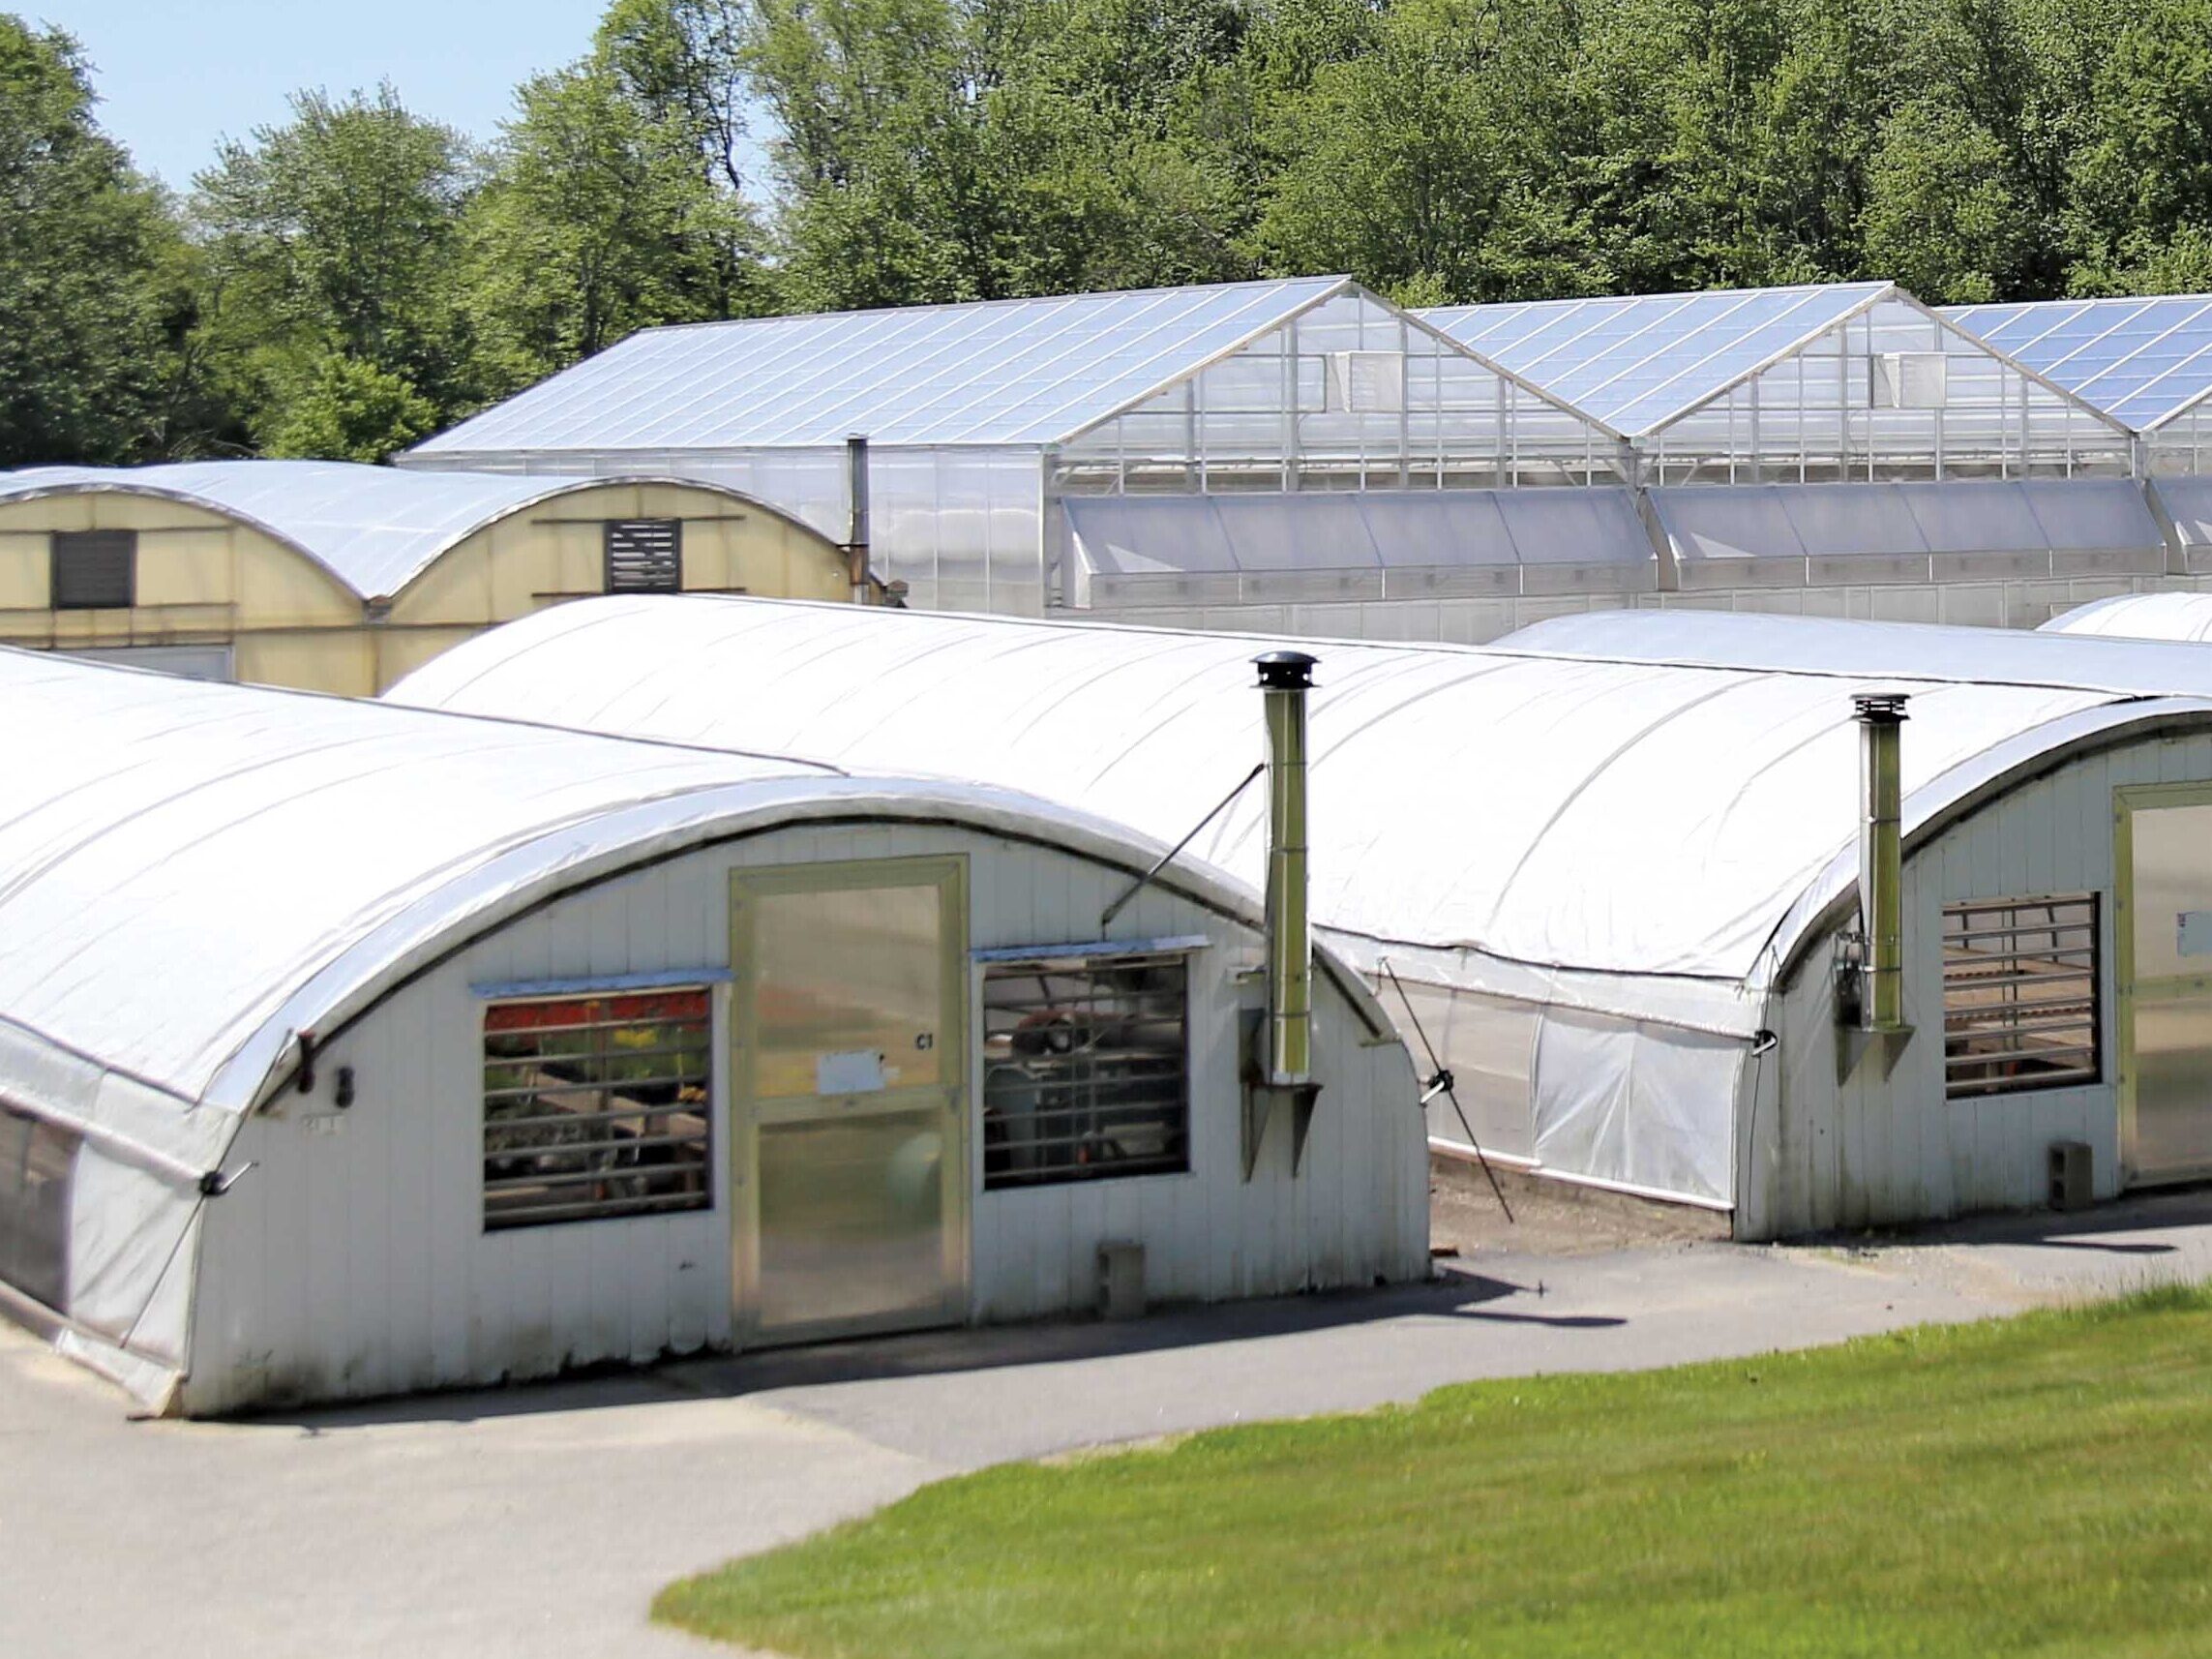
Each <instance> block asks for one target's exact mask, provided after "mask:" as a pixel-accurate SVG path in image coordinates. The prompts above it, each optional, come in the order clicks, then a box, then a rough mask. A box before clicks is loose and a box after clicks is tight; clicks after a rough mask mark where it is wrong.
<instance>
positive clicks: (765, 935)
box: [731, 859, 968, 1342]
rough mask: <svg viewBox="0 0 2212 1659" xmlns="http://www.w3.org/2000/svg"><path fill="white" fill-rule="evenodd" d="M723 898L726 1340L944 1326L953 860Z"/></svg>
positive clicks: (951, 1137) (951, 1224)
mask: <svg viewBox="0 0 2212 1659" xmlns="http://www.w3.org/2000/svg"><path fill="white" fill-rule="evenodd" d="M967 917H968V906H967V865H966V860H961V859H894V860H882V861H876V862H868V863H841V864H808V865H800V866H790V867H785V868H780V869H774V870H762V871H740V872H738V873H737V874H735V875H734V876H732V904H731V926H732V938H731V948H732V958H731V959H732V963H733V964H734V965H735V968H736V977H737V1002H736V1009H735V1018H734V1020H733V1022H732V1026H733V1039H734V1041H735V1045H736V1053H735V1056H734V1060H735V1064H734V1066H733V1067H732V1077H733V1078H734V1079H735V1087H734V1091H733V1097H732V1106H733V1111H732V1120H733V1121H732V1128H733V1133H732V1150H733V1158H734V1162H733V1167H732V1175H733V1177H734V1178H733V1180H732V1193H733V1194H734V1198H735V1203H734V1206H733V1213H734V1215H735V1217H736V1222H735V1227H734V1232H735V1240H734V1248H735V1261H734V1263H733V1267H734V1273H733V1283H734V1286H735V1296H736V1310H735V1312H736V1328H737V1331H738V1333H739V1336H740V1340H741V1341H747V1342H801V1341H807V1340H810V1339H814V1338H820V1337H833V1336H847V1335H852V1334H854V1333H857V1332H863V1331H884V1330H905V1329H913V1328H916V1327H920V1326H924V1325H942V1324H948V1323H952V1322H955V1321H957V1320H959V1319H961V1318H963V1317H964V1316H965V1315H966V1312H967V1307H968V1183H967V1180H966V1171H967V1167H968V1161H967V1157H966V1153H965V1140H964V1129H965V1124H966V1120H967V1086H968V1067H967V1061H966V1049H967V1041H966V1039H967V1032H968V973H967V962H968V952H967Z"/></svg>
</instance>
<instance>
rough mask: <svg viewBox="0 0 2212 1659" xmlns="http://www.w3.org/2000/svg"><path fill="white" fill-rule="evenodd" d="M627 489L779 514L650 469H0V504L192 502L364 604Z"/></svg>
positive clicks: (219, 465) (247, 465)
mask: <svg viewBox="0 0 2212 1659" xmlns="http://www.w3.org/2000/svg"><path fill="white" fill-rule="evenodd" d="M637 484H647V485H673V486H678V487H681V488H683V489H687V490H703V491H707V492H709V493H711V494H715V495H721V496H727V497H729V498H732V500H739V501H743V502H744V503H745V505H746V506H747V508H748V509H750V510H754V511H758V512H761V513H763V514H767V515H769V516H772V517H774V518H778V519H787V518H789V515H788V514H785V513H783V512H781V511H779V510H778V509H777V508H774V507H770V506H766V505H764V504H762V503H761V502H759V501H755V500H753V499H752V498H749V497H745V496H740V495H738V494H737V493H736V492H734V491H732V490H729V489H726V488H723V487H722V486H719V485H716V484H711V483H702V482H701V481H700V480H698V479H693V478H676V477H672V476H669V475H666V474H659V473H650V474H633V475H624V476H616V477H577V476H561V477H548V476H542V475H541V476H528V475H523V474H511V473H497V472H404V471H401V470H398V469H397V468H390V467H364V466H360V465H357V464H355V463H352V462H344V461H185V462H172V463H168V464H164V465H161V466H154V467H37V468H27V469H25V470H23V471H20V472H9V473H0V503H6V502H8V501H15V500H25V499H30V498H36V497H41V496H60V495H71V494H75V493H79V492H85V491H113V492H118V493H122V494H127V495H137V496H148V497H153V498H159V499H163V500H170V501H179V502H182V503H184V504H186V505H188V506H194V507H201V508H204V509H206V510H207V511H209V512H214V513H221V514H223V515H224V516H225V517H227V518H231V519H235V520H237V521H238V522H239V523H241V524H245V525H248V526H251V527H252V528H255V529H257V530H259V531H261V532H262V533H263V534H264V535H267V536H269V537H271V538H272V539H274V540H276V541H279V542H282V543H283V544H284V545H285V546H287V547H290V548H292V549H293V550H294V551H295V552H297V553H299V554H300V555H301V556H302V557H303V558H308V559H310V560H312V561H313V562H314V563H315V564H317V565H320V566H321V567H322V568H323V570H325V571H326V572H328V573H329V575H330V576H331V577H332V578H334V579H335V580H336V581H337V582H338V583H339V584H340V585H341V586H342V587H344V588H346V589H347V590H349V591H350V592H352V593H353V594H354V595H355V596H356V597H358V598H360V599H362V600H364V601H368V600H374V599H388V598H391V597H392V596H393V595H395V594H397V593H398V592H400V591H401V589H403V588H405V587H406V586H407V584H408V583H410V582H412V581H413V580H414V579H415V578H416V577H418V576H420V575H422V573H423V572H424V571H426V570H428V569H429V568H430V567H431V565H432V564H433V563H434V562H436V560H437V559H438V558H439V557H440V556H441V555H443V554H445V553H446V552H448V551H450V550H451V549H452V548H454V547H456V546H457V545H459V544H460V543H461V542H463V541H464V540H466V539H467V538H468V537H469V536H471V535H474V534H475V533H476V532H477V531H478V530H481V529H483V528H486V527H487V526H489V525H493V524H496V523H497V522H498V521H499V520H501V519H503V518H506V517H507V516H509V515H510V514H512V513H517V512H520V511H522V510H523V509H524V508H527V507H533V506H537V505H539V504H540V503H542V502H545V501H550V500H553V499H556V498H559V497H562V496H568V495H573V494H575V493H576V492H578V491H581V490H598V489H604V488H608V487H610V486H620V485H637ZM792 522H793V523H796V521H795V520H794V521H792ZM806 533H807V534H808V535H810V536H812V535H814V534H815V533H816V532H814V531H813V530H811V529H810V530H808V531H807V532H806Z"/></svg>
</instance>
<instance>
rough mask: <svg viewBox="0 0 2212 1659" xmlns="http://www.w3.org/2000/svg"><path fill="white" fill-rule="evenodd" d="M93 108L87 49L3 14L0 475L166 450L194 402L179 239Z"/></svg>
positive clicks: (155, 194)
mask: <svg viewBox="0 0 2212 1659" xmlns="http://www.w3.org/2000/svg"><path fill="white" fill-rule="evenodd" d="M92 108H93V92H92V86H91V77H90V72H89V69H88V66H87V65H86V63H85V61H84V58H83V55H82V54H81V53H80V52H79V51H78V49H77V46H76V43H75V41H73V40H71V39H70V37H69V36H67V35H65V34H63V33H61V32H60V31H59V30H54V29H47V30H34V29H32V28H30V27H28V26H27V25H25V24H24V23H23V22H22V21H21V20H20V19H18V18H15V17H13V16H8V15H0V466H20V465H23V464H25V463H31V462H45V461H77V460H83V461H122V460H128V459H131V458H132V457H134V456H136V455H139V454H143V453H147V452H148V451H154V450H159V449H160V448H162V447H163V446H164V443H165V442H166V440H167V439H168V438H169V437H171V420H170V416H171V414H172V412H173V410H174V409H175V408H176V407H179V406H180V405H181V404H182V403H183V402H185V401H186V400H185V399H184V398H183V397H182V395H181V394H180V391H179V388H178V387H177V386H176V384H175V383H174V376H173V365H172V363H171V362H170V360H169V359H168V357H167V354H166V352H165V349H164V347H165V346H166V343H167V340H168V337H169V334H170V331H171V329H172V328H174V327H181V326H183V323H182V317H183V315H184V314H186V313H188V312H189V308H190V298H189V294H188V293H187V292H186V291H185V290H184V287H183V285H182V283H181V282H180V280H179V279H180V276H181V273H182V272H183V269H184V253H183V249H182V246H181V242H180V239H179V237H178V234H177V230H176V226H175V224H174V222H173V219H172V218H171V215H170V211H169V206H168V203H167V202H166V200H165V199H164V197H163V196H162V194H161V192H160V191H159V190H158V189H156V188H155V187H154V186H152V185H150V184H148V183H147V182H146V181H145V180H143V179H141V178H139V177H138V176H137V174H136V173H135V172H134V171H133V170H132V168H131V165H130V160H129V158H128V157H127V156H126V155H125V154H124V153H123V151H122V149H121V148H120V147H119V146H118V145H116V144H115V142H114V141H113V140H112V139H110V138H108V137H107V136H105V134H103V133H102V132H101V131H100V128H99V126H98V125H97V123H96V122H95V121H94V119H93V113H92Z"/></svg>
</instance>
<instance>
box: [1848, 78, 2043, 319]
mask: <svg viewBox="0 0 2212 1659" xmlns="http://www.w3.org/2000/svg"><path fill="white" fill-rule="evenodd" d="M2008 160H2009V158H2008V157H2007V155H2006V152H2005V149H2004V146H2003V145H2001V144H2000V143H1998V141H1997V139H1996V137H1995V136H1994V135H1992V134H1991V133H1990V132H1989V131H1988V128H1986V127H1984V126H1983V125H1982V124H1981V123H1980V122H1979V121H1976V120H1975V119H1974V118H1973V116H1971V115H1969V114H1967V113H1966V111H1964V110H1963V109H1960V108H1958V106H1956V105H1948V104H1944V105H1929V104H1910V105H1907V106H1905V107H1904V108H1902V109H1900V110H1898V112H1897V113H1896V114H1895V115H1892V116H1891V117H1890V118H1889V119H1888V120H1887V121H1885V122H1883V123H1882V129H1881V142H1880V146H1879V148H1878V149H1877V151H1876V153H1875V156H1874V159H1873V163H1872V166H1871V167H1870V169H1869V177H1868V201H1867V207H1866V213H1865V220H1864V229H1865V237H1866V248H1865V258H1866V264H1867V267H1868V269H1869V270H1872V271H1879V272H1881V273H1882V274H1883V275H1885V276H1888V277H1891V278H1894V279H1895V280H1896V281H1898V282H1899V283H1902V284H1903V285H1904V286H1905V287H1908V288H1910V289H1911V290H1912V291H1913V292H1914V293H1915V294H1917V295H1918V296H1919V297H1920V298H1922V299H1924V300H1927V301H1928V303H1929V304H1931V305H1974V304H1982V303H1986V302H1988V301H1989V300H1992V299H1995V298H1996V297H1997V296H1998V295H1999V294H2001V293H2011V292H2015V291H2017V290H2018V287H2020V282H2019V277H2020V274H2021V269H2022V267H2023V265H2024V264H2025V263H2026V260H2027V256H2028V253H2029V250H2030V249H2031V247H2032V246H2033V241H2034V225H2033V221H2032V219H2031V217H2030V215H2029V213H2028V211H2027V210H2026V208H2025V207H2024V206H2023V205H2022V204H2021V202H2020V201H2019V200H2018V197H2017V196H2015V194H2014V192H2013V189H2012V186H2011V184H2010V182H2009V180H2008V178H2007V170H2008V169H2007V163H2008Z"/></svg>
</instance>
